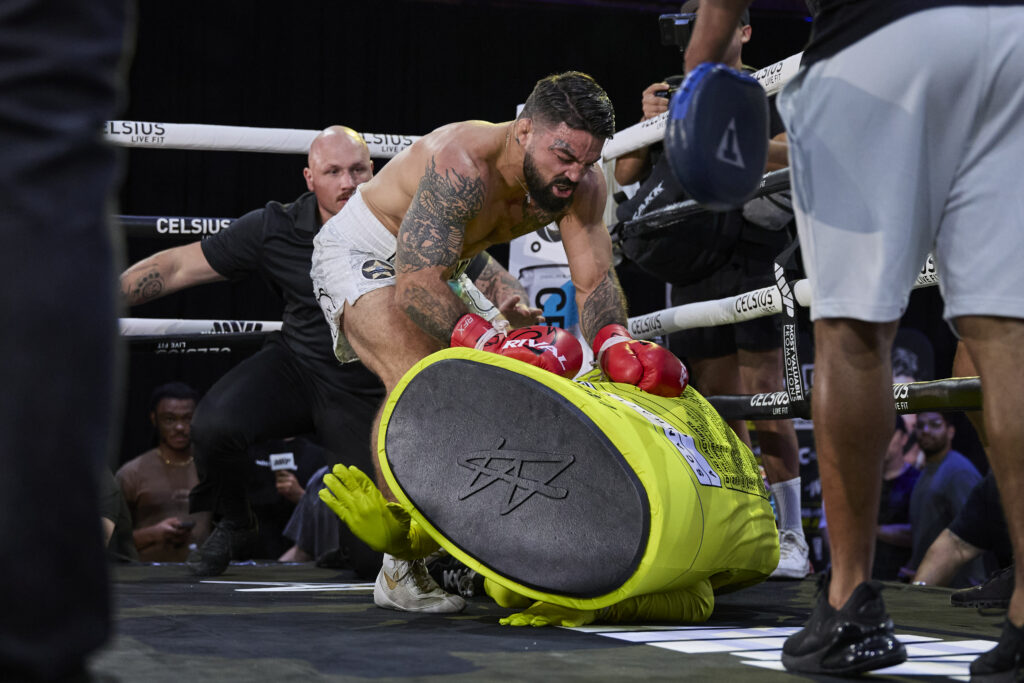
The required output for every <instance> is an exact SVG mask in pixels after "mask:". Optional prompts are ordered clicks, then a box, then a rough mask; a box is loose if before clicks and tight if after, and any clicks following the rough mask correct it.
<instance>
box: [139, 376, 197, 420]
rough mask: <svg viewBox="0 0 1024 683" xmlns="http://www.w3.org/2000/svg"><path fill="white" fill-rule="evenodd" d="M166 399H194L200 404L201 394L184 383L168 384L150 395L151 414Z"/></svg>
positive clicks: (162, 385)
mask: <svg viewBox="0 0 1024 683" xmlns="http://www.w3.org/2000/svg"><path fill="white" fill-rule="evenodd" d="M165 398H179V399H183V400H187V399H192V400H193V401H195V402H197V403H198V402H199V392H198V391H196V390H195V389H193V388H192V387H190V386H189V385H187V384H185V383H184V382H168V383H167V384H161V385H160V386H158V387H157V388H156V389H154V390H153V393H152V394H150V395H149V412H151V413H152V412H153V411H154V410H156V407H157V405H158V404H159V403H160V401H162V400H163V399H165Z"/></svg>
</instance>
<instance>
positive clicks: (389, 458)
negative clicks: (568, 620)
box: [378, 348, 779, 609]
mask: <svg viewBox="0 0 1024 683" xmlns="http://www.w3.org/2000/svg"><path fill="white" fill-rule="evenodd" d="M378 448H379V453H378V454H379V456H380V463H381V469H382V470H383V473H384V476H385V478H386V479H387V482H388V484H389V486H390V487H391V490H392V491H393V492H394V493H395V495H396V496H397V498H398V500H399V501H400V502H401V503H402V504H403V505H405V506H406V507H407V508H408V509H409V511H410V513H411V515H412V517H413V518H414V519H415V520H416V521H417V522H418V523H419V524H420V525H421V526H422V527H423V528H424V529H425V530H426V531H427V532H428V533H429V534H430V535H431V536H432V537H433V538H434V539H435V540H436V541H437V542H438V543H439V544H440V545H441V546H443V547H444V548H445V549H447V550H448V551H449V552H450V553H451V554H452V555H454V556H455V557H457V558H458V559H459V560H461V561H462V562H463V563H465V564H466V565H468V566H469V567H471V568H473V569H475V570H476V571H478V572H480V573H481V574H483V575H484V576H486V577H487V578H489V579H492V580H493V581H496V582H497V583H498V584H500V585H501V586H504V587H505V588H507V589H508V590H511V591H514V592H516V593H519V594H522V595H526V596H529V597H531V598H533V599H535V600H543V601H545V602H550V603H554V604H557V605H564V606H567V607H573V608H576V609H598V608H602V607H607V606H609V605H612V604H614V603H617V602H620V601H621V600H623V599H625V598H628V597H632V596H636V595H644V594H648V593H658V592H663V591H670V590H676V589H680V588H685V587H687V586H689V585H692V584H694V583H696V582H698V581H701V580H703V579H710V580H711V583H712V585H713V586H715V587H716V589H717V590H728V589H729V588H730V587H734V588H738V587H742V586H744V585H749V584H752V583H756V582H758V581H760V580H763V579H764V578H765V577H767V576H768V574H770V573H771V572H772V571H773V570H774V569H775V566H776V565H777V564H778V557H779V548H778V535H777V531H776V527H775V520H774V517H773V515H772V510H771V506H770V505H769V503H768V494H767V491H766V490H765V488H764V485H763V483H762V481H761V478H760V476H759V474H758V469H757V464H756V463H755V461H754V457H753V455H752V454H751V453H750V450H749V449H748V448H747V447H746V446H745V445H744V444H743V443H742V442H740V441H739V439H738V438H737V437H736V435H735V434H734V433H733V431H732V430H731V429H730V428H729V427H728V425H726V423H725V422H724V421H723V420H722V418H721V417H720V416H719V415H718V413H716V412H715V410H714V409H713V408H712V407H711V406H710V404H708V402H707V401H705V400H704V398H703V397H702V396H700V394H698V393H697V392H696V391H695V390H694V389H692V388H688V389H687V390H686V392H685V393H684V394H683V396H681V397H680V398H677V399H670V398H662V397H660V396H654V395H653V394H648V393H645V392H643V391H640V390H639V389H637V388H636V387H633V386H630V385H625V384H616V383H612V382H602V381H573V380H568V379H564V378H562V377H558V376H557V375H554V374H552V373H549V372H546V371H544V370H541V369H539V368H535V367H533V366H532V365H528V364H526V363H522V362H520V361H517V360H513V359H509V358H505V357H502V356H499V355H497V354H492V353H486V352H483V351H476V350H473V349H464V348H456V349H445V350H443V351H440V352H438V353H435V354H433V355H431V356H429V357H427V358H425V359H424V360H422V361H421V362H419V363H417V364H416V365H415V366H414V367H413V368H412V369H411V370H409V372H408V373H406V375H405V377H403V378H402V381H401V382H399V384H398V386H397V387H396V388H395V390H394V391H393V392H392V393H391V395H390V397H389V399H388V402H387V404H386V405H385V408H384V414H383V418H382V420H381V425H380V434H379V440H378Z"/></svg>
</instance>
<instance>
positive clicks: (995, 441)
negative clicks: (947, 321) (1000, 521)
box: [956, 316, 1024, 680]
mask: <svg viewBox="0 0 1024 683" xmlns="http://www.w3.org/2000/svg"><path fill="white" fill-rule="evenodd" d="M956 325H957V330H958V331H959V332H960V334H961V335H962V337H963V340H964V343H965V344H966V346H967V350H968V351H969V352H970V354H971V358H972V359H973V360H974V364H975V365H976V366H977V368H978V370H979V372H980V375H981V391H982V398H983V404H984V410H983V414H984V418H985V431H986V433H987V436H988V443H989V448H988V451H987V453H988V455H989V458H990V462H989V464H990V465H991V466H992V470H993V472H994V473H995V477H996V483H997V484H998V486H999V497H1000V499H1001V500H1002V503H1003V513H1004V515H1005V517H1006V524H1007V527H1008V528H1009V531H1010V542H1011V544H1012V545H1013V556H1014V558H1015V559H1016V563H1015V565H1014V588H1013V595H1012V596H1011V598H1010V609H1009V611H1008V612H1007V613H1006V620H1007V622H1008V623H1007V626H1006V628H1004V630H1003V636H1002V638H1001V639H1000V644H999V647H998V648H997V649H1000V648H1005V649H1006V650H1007V652H1006V653H1003V657H1002V658H1003V659H1006V660H1007V662H1010V663H1012V657H1013V656H1014V654H1016V655H1017V656H1021V657H1024V628H1022V627H1024V587H1022V586H1024V562H1021V561H1020V558H1021V557H1024V451H1022V450H1021V444H1024V420H1021V416H1020V408H1021V406H1024V320H1019V319H1016V318H996V317H989V316H984V317H983V316H964V317H961V318H957V320H956ZM1011 625H1012V627H1013V628H1011ZM1004 641H1005V642H1004ZM997 659H1000V655H999V653H996V652H995V651H992V652H991V653H989V654H986V655H982V657H980V658H979V659H978V660H977V662H975V664H972V666H971V670H972V672H973V673H981V672H982V671H987V670H988V669H982V671H976V669H977V668H979V666H981V667H990V668H991V670H992V671H1005V667H1004V666H1002V664H1005V663H1006V662H997V661H996V660H997ZM1020 666H1021V662H1020V661H1018V663H1017V667H1018V672H1019V670H1020ZM1007 680H1009V679H1007Z"/></svg>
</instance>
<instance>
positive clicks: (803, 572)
mask: <svg viewBox="0 0 1024 683" xmlns="http://www.w3.org/2000/svg"><path fill="white" fill-rule="evenodd" d="M810 573H811V560H810V557H809V555H808V551H807V539H805V538H804V534H803V530H802V529H801V530H800V531H793V530H792V529H783V530H782V531H780V532H779V566H778V567H776V568H775V571H773V572H772V573H771V576H769V577H768V578H770V579H802V578H804V577H805V576H807V575H808V574H810Z"/></svg>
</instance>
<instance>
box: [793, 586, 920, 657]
mask: <svg viewBox="0 0 1024 683" xmlns="http://www.w3.org/2000/svg"><path fill="white" fill-rule="evenodd" d="M830 576H831V573H826V574H824V575H823V576H822V578H821V579H820V580H819V583H818V603H817V604H816V605H815V606H814V610H813V611H812V612H811V616H810V618H809V619H808V620H807V624H806V625H805V626H804V627H803V629H801V630H800V631H797V632H796V633H794V634H793V635H791V636H790V637H789V638H787V639H786V642H785V644H784V645H783V646H782V665H783V666H785V667H786V669H788V670H790V671H800V672H803V673H814V674H833V675H839V676H846V675H854V674H859V673H863V672H865V671H873V670H874V669H881V668H884V667H887V666H894V665H896V664H900V663H902V662H905V661H906V660H907V651H906V649H905V648H904V647H903V644H902V643H900V641H898V640H896V635H895V634H894V633H893V625H892V619H890V618H889V615H888V614H887V613H886V611H885V603H884V602H882V595H881V591H882V584H880V583H879V582H878V581H865V582H864V583H862V584H860V585H859V586H857V587H856V588H855V589H854V591H853V594H852V595H851V596H850V599H849V600H847V601H846V604H845V605H843V606H842V608H841V609H838V610H837V609H835V608H833V607H832V606H831V605H829V604H828V584H829V578H830Z"/></svg>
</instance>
